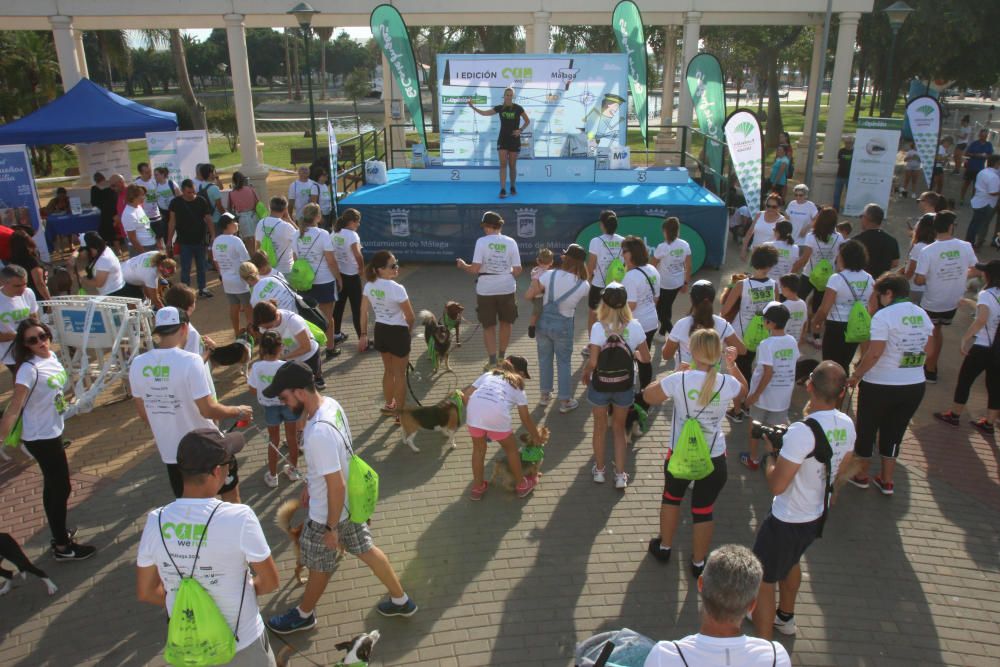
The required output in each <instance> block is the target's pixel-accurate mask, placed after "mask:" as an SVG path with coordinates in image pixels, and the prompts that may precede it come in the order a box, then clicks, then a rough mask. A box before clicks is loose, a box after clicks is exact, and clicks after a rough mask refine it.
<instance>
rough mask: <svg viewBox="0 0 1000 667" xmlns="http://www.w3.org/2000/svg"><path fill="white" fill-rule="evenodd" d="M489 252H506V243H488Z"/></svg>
mask: <svg viewBox="0 0 1000 667" xmlns="http://www.w3.org/2000/svg"><path fill="white" fill-rule="evenodd" d="M487 247H488V248H489V249H490V250H495V251H496V252H507V244H506V243H490V244H488V245H487Z"/></svg>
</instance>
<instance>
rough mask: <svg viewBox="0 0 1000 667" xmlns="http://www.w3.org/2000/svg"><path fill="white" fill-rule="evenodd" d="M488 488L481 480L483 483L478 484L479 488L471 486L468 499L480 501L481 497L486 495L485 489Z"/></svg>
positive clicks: (484, 481)
mask: <svg viewBox="0 0 1000 667" xmlns="http://www.w3.org/2000/svg"><path fill="white" fill-rule="evenodd" d="M488 487H489V484H488V483H487V482H486V480H483V483H482V484H480V485H479V486H476V485H473V486H472V489H471V490H470V491H469V498H470V499H471V500H482V499H483V496H484V495H485V494H486V489H487V488H488Z"/></svg>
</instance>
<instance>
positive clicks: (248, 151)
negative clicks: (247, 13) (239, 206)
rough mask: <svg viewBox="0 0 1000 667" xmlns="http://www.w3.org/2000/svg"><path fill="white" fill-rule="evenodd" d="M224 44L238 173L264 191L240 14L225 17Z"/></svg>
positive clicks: (265, 183) (265, 181)
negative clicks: (236, 134)
mask: <svg viewBox="0 0 1000 667" xmlns="http://www.w3.org/2000/svg"><path fill="white" fill-rule="evenodd" d="M223 19H224V20H225V22H226V42H227V43H228V45H229V68H230V72H231V74H232V77H233V106H234V107H235V110H236V127H237V130H238V132H239V136H240V162H241V163H242V164H241V166H240V171H242V172H243V173H244V174H245V175H246V176H247V177H248V178H249V179H250V180H251V181H253V182H254V185H255V186H256V187H257V191H258V192H260V191H261V188H263V189H264V191H265V192H266V190H267V168H266V167H264V166H263V165H262V164H261V161H260V159H259V157H258V155H257V128H256V126H255V124H254V114H253V96H252V95H251V93H250V63H249V60H248V59H247V39H246V32H245V31H244V30H243V14H226V15H225V16H223Z"/></svg>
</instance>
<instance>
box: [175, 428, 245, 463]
mask: <svg viewBox="0 0 1000 667" xmlns="http://www.w3.org/2000/svg"><path fill="white" fill-rule="evenodd" d="M245 445H246V440H244V439H243V434H242V433H228V434H226V435H223V434H222V433H220V432H219V430H218V429H214V428H199V429H195V430H194V431H191V432H190V433H187V434H186V435H185V436H184V437H183V438H181V441H180V443H179V444H178V445H177V467H179V468H180V469H181V470H182V471H184V472H188V473H194V474H198V473H208V472H212V469H214V468H215V466H217V465H222V464H224V463H227V462H229V461H231V460H232V459H233V457H234V456H236V454H238V453H239V452H240V451H242V450H243V447H244V446H245Z"/></svg>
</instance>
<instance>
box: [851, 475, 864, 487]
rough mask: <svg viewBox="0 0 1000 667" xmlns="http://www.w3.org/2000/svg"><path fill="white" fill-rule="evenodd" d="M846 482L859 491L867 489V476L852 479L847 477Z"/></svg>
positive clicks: (857, 476)
mask: <svg viewBox="0 0 1000 667" xmlns="http://www.w3.org/2000/svg"><path fill="white" fill-rule="evenodd" d="M847 481H848V482H850V483H851V484H853V485H854V486H856V487H858V488H859V489H867V488H868V481H869V480H868V475H855V476H854V477H849V478H848V479H847Z"/></svg>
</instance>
